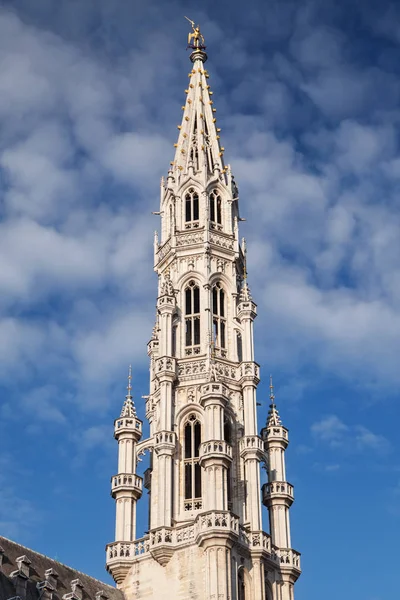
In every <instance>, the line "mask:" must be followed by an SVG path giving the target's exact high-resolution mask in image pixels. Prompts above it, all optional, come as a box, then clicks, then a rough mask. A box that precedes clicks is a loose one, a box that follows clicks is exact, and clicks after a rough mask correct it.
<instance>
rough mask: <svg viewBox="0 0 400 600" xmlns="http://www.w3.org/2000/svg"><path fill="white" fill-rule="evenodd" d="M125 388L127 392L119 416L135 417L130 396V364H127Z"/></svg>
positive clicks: (134, 409) (133, 404) (133, 405)
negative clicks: (126, 383)
mask: <svg viewBox="0 0 400 600" xmlns="http://www.w3.org/2000/svg"><path fill="white" fill-rule="evenodd" d="M126 389H127V392H128V393H127V394H126V396H125V402H124V404H123V406H122V410H121V417H136V408H135V403H134V402H133V397H132V365H129V370H128V385H127V388H126Z"/></svg>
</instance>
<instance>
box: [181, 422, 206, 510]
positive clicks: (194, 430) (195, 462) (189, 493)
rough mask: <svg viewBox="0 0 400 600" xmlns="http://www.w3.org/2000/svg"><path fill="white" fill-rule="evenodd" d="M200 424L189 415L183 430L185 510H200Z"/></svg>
mask: <svg viewBox="0 0 400 600" xmlns="http://www.w3.org/2000/svg"><path fill="white" fill-rule="evenodd" d="M200 444H201V424H200V422H199V421H198V419H197V417H196V415H195V414H191V415H189V417H188V420H187V422H186V424H185V428H184V441H183V445H184V452H183V456H184V459H183V460H184V488H185V490H184V492H185V510H197V509H199V508H201V506H202V503H201V467H200V464H199V454H200Z"/></svg>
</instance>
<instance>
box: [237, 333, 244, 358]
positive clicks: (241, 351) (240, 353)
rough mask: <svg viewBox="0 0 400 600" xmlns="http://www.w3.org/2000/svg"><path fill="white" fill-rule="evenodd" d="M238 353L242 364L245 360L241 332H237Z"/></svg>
mask: <svg viewBox="0 0 400 600" xmlns="http://www.w3.org/2000/svg"><path fill="white" fill-rule="evenodd" d="M236 351H237V359H238V362H242V360H243V342H242V334H241V333H240V332H239V331H237V332H236Z"/></svg>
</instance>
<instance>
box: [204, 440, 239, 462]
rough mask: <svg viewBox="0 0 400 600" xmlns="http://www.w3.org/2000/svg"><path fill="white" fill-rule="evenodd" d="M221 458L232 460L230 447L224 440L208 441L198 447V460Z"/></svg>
mask: <svg viewBox="0 0 400 600" xmlns="http://www.w3.org/2000/svg"><path fill="white" fill-rule="evenodd" d="M205 458H222V459H228V460H229V461H231V460H232V446H231V445H230V444H228V442H225V441H224V440H209V441H208V442H203V443H202V444H201V447H200V459H205Z"/></svg>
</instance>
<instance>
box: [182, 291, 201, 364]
mask: <svg viewBox="0 0 400 600" xmlns="http://www.w3.org/2000/svg"><path fill="white" fill-rule="evenodd" d="M192 354H200V288H199V286H198V285H196V282H195V281H193V280H191V281H189V283H188V285H187V287H186V288H185V355H186V356H190V355H192Z"/></svg>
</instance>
